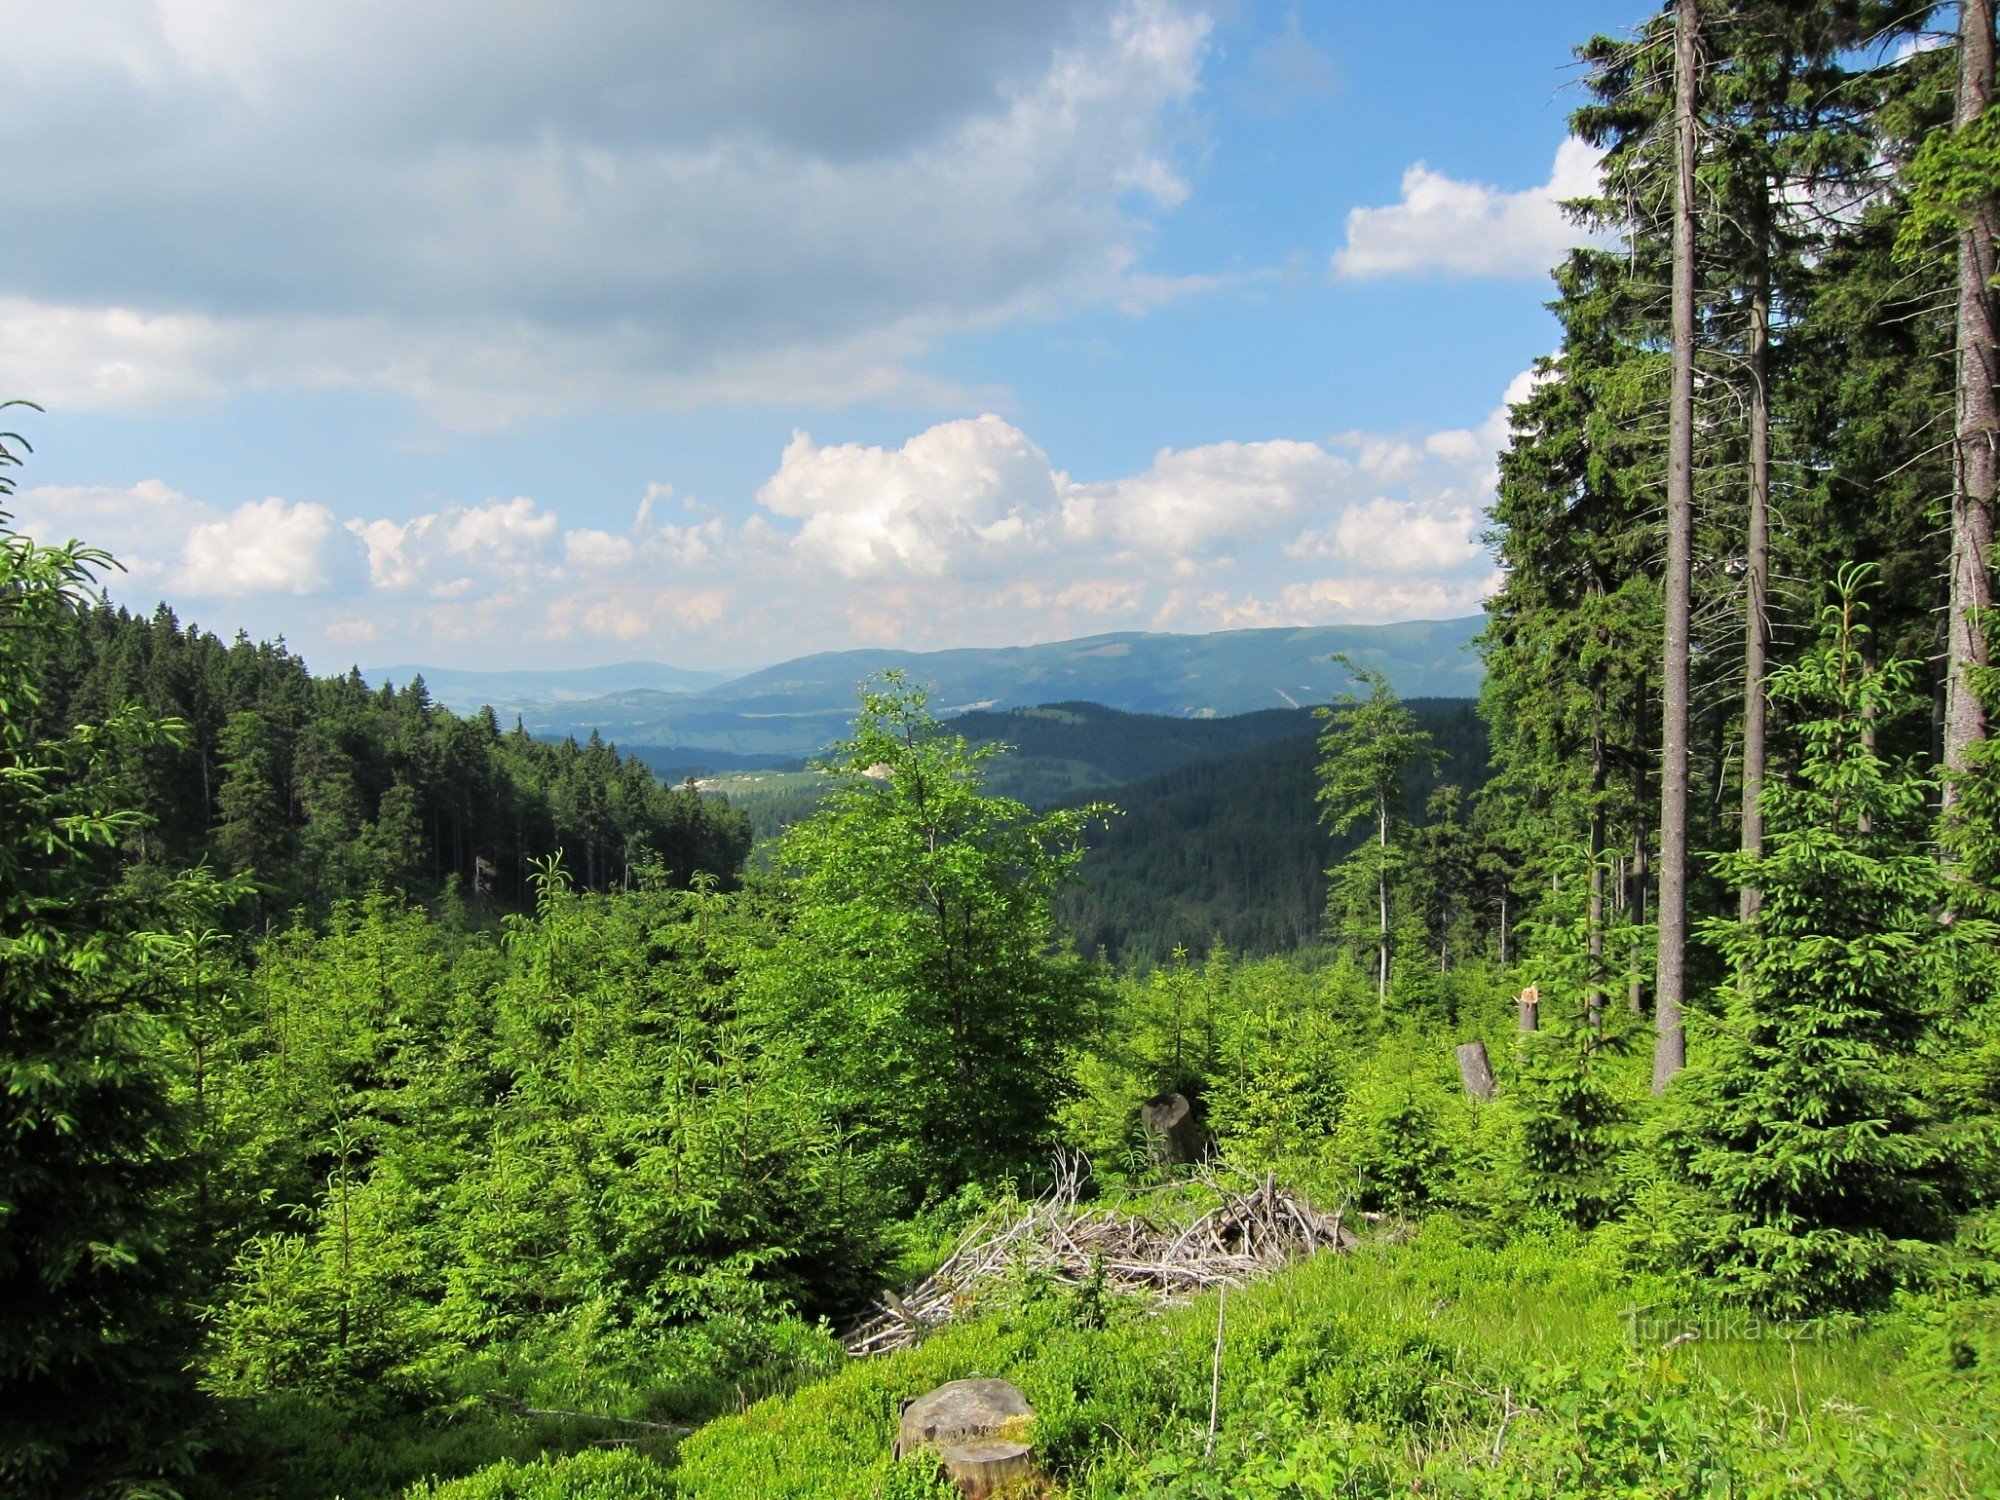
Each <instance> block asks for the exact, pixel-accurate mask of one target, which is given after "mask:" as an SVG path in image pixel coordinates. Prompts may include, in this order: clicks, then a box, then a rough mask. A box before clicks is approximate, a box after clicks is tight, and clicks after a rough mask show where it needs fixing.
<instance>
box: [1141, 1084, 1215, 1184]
mask: <svg viewBox="0 0 2000 1500" xmlns="http://www.w3.org/2000/svg"><path fill="white" fill-rule="evenodd" d="M1139 1124H1140V1127H1141V1128H1142V1129H1144V1130H1145V1132H1146V1142H1147V1144H1148V1145H1149V1146H1150V1147H1151V1148H1152V1154H1153V1163H1154V1165H1155V1166H1161V1167H1179V1166H1186V1165H1187V1164H1188V1163H1189V1162H1195V1161H1199V1160H1201V1127H1200V1126H1199V1125H1197V1124H1196V1123H1195V1118H1194V1106H1193V1105H1192V1104H1190V1103H1188V1101H1187V1098H1186V1096H1185V1095H1182V1094H1157V1095H1155V1096H1154V1097H1153V1098H1151V1099H1148V1100H1147V1101H1146V1102H1145V1103H1144V1104H1142V1105H1140V1106H1139Z"/></svg>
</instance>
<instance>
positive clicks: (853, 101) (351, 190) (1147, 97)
mask: <svg viewBox="0 0 2000 1500" xmlns="http://www.w3.org/2000/svg"><path fill="white" fill-rule="evenodd" d="M0 15H4V17H5V19H6V22H7V27H8V36H9V41H10V46H9V47H8V49H7V50H6V53H5V55H4V56H0V146H4V147H5V148H6V149H7V151H8V152H9V154H10V155H11V156H12V157H13V159H16V160H21V161H32V162H34V163H35V170H34V171H33V172H32V173H27V174H23V175H21V176H20V178H19V180H18V181H17V182H15V183H14V184H13V186H14V189H15V195H14V198H13V200H12V203H11V206H10V212H9V213H8V215H7V216H6V219H5V221H4V223H0V246H4V251H5V254H4V256H0V264H5V265H6V267H7V272H6V281H5V283H4V285H0V292H4V294H5V295H4V296H0V382H4V383H6V384H7V385H8V386H9V387H10V388H29V387H30V386H32V388H33V389H34V390H36V391H37V393H38V394H41V395H43V396H44V397H45V398H46V399H49V400H54V401H59V402H61V403H62V404H63V405H66V406H70V407H76V408H102V409H119V410H125V409H143V408H149V407H161V406H178V405H185V404H187V403H189V402H199V401H205V400H214V399H217V398H218V397H220V396H222V395H225V394H228V393H232V392H236V391H240V390H244V389H260V388H273V387H275V388H307V389H323V388H330V387H342V386H357V387H363V388H369V389H382V390H388V391H393V392H395V393H398V394H400V395H402V396H406V397H408V398H410V399H412V400H415V401H418V402H420V403H422V404H423V405H424V406H425V407H426V408H427V409H429V410H430V411H431V412H432V413H433V414H434V415H436V416H437V417H438V418H439V419H441V420H443V421H446V422H450V423H453V424H456V425H460V426H480V425H491V424H494V423H498V422H503V421H506V420H510V419H511V418H513V417H515V416H518V415H520V414H522V413H523V412H528V411H534V410H539V409H550V408H562V407H565V406H568V405H572V404H575V403H577V402H581V401H588V400H593V399H618V400H623V401H630V402H640V403H653V404H673V403H688V402H695V401H711V400H743V399H754V400H777V401H786V402H796V401H814V402H823V403H829V404H837V403H841V402H846V401H852V400H886V401H905V402H931V401H938V400H943V399H958V398H961V397H962V395H963V393H962V392H959V391H957V390H956V389H955V388H953V387H951V386H950V385H949V384H948V383H946V382H941V381H939V380H937V379H936V378H935V377H930V376H926V375H924V374H922V373H921V372H920V371H918V370H917V369H915V368H914V366H913V361H914V360H916V359H917V358H918V357H919V356H920V355H921V354H922V353H923V352H924V351H925V350H926V349H927V348H929V347H930V345H931V344H932V342H933V341H934V340H935V339H937V338H938V337H939V336H941V335H943V334H946V333H949V332H953V331H957V330H962V329H966V328H975V327H981V326H987V325H989V324H990V323H992V322H993V321H995V320H997V319H1001V318H1004V317H1007V316H1011V315H1014V314H1017V313H1020V312H1023V311H1031V310H1038V309H1056V308H1060V307H1063V306H1068V305H1074V304H1078V303H1093V304H1111V305H1118V306H1127V307H1134V308H1143V307H1145V306H1150V305H1153V304H1155V303H1156V302H1158V301H1159V300H1162V299H1164V298H1168V297H1172V296H1177V295H1184V294H1186V293H1187V292H1188V291H1190V290H1193V289H1197V288H1199V287H1200V286H1202V285H1204V284H1205V283H1204V282H1203V281H1201V280H1200V279H1199V278H1193V279H1187V280H1181V281H1176V280H1173V279H1169V278H1161V277H1158V276H1155V275H1152V274H1149V273H1148V272H1146V271H1145V270H1144V268H1143V267H1142V266H1141V265H1140V264H1139V262H1138V247H1139V246H1140V245H1141V244H1142V243H1143V239H1144V230H1145V226H1146V224H1147V222H1148V219H1149V217H1150V216H1151V215H1153V214H1156V213H1158V212H1160V211H1162V210H1165V209H1168V208H1171V207H1172V206H1173V205H1174V204H1176V203H1178V202H1180V201H1181V200H1182V199H1184V198H1185V196H1186V194H1187V191H1188V189H1187V183H1186V181H1185V179H1184V177H1183V174H1182V171H1181V167H1180V165H1179V162H1178V160H1177V151H1178V149H1179V147H1178V144H1177V143H1178V140H1179V139H1180V135H1181V134H1182V132H1180V130H1179V128H1178V125H1177V118H1178V114H1179V112H1180V111H1181V109H1182V106H1184V105H1185V104H1186V103H1187V102H1188V101H1189V100H1190V99H1191V98H1192V96H1193V95H1194V93H1195V91H1196V88H1197V84H1198V77H1199V73H1200V69H1201V65H1202V61H1203V58H1204V56H1205V53H1206V49H1207V46H1208V36H1209V21H1208V19H1207V17H1206V16H1205V14H1203V12H1202V10H1201V8H1200V7H1199V6H1198V5H1197V4H1196V3H1195V0H1021V3H1019V4H1013V5H1008V6H1000V7H995V6H961V5H938V4H936V3H935V0H852V3H843V4H841V5H838V6H829V5H825V4H823V3H819V0H768V3H760V4H757V5H735V6H732V5H715V4H712V3H709V0H658V3H653V4H631V3H626V0H583V3H578V0H517V3H513V4H509V5H507V6H505V7H503V8H500V9H497V10H496V9H495V8H494V7H492V6H490V5H474V4H472V3H470V0H355V3H352V4H348V5H343V6H338V7H327V6H273V5H270V4H268V3H265V0H74V3H66V4H63V5H47V4H30V3H25V0H15V3H8V0H0Z"/></svg>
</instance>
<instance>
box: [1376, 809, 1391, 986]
mask: <svg viewBox="0 0 2000 1500" xmlns="http://www.w3.org/2000/svg"><path fill="white" fill-rule="evenodd" d="M1376 812H1377V823H1376V828H1377V838H1378V840H1379V843H1378V848H1379V849H1380V852H1381V857H1382V863H1381V864H1380V866H1378V867H1377V870H1376V875H1375V896H1376V901H1377V904H1378V905H1379V907H1380V911H1381V947H1380V950H1379V952H1378V955H1377V956H1378V962H1377V964H1376V973H1375V1000H1376V1003H1377V1004H1378V1005H1379V1006H1380V1007H1381V1008H1382V1009H1383V1010H1385V1011H1386V1010H1387V1009H1388V1008H1389V797H1388V794H1387V793H1384V794H1383V796H1382V797H1381V799H1380V800H1379V801H1378V802H1377V803H1376Z"/></svg>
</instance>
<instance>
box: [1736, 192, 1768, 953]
mask: <svg viewBox="0 0 2000 1500" xmlns="http://www.w3.org/2000/svg"><path fill="white" fill-rule="evenodd" d="M1757 208H1758V210H1759V212H1758V213H1757V215H1756V219H1757V222H1756V223H1755V224H1754V225H1753V226H1752V227H1753V231H1754V232H1755V233H1756V234H1757V236H1758V241H1757V245H1756V247H1755V250H1754V253H1755V255H1756V257H1757V264H1756V268H1755V270H1754V271H1753V272H1752V273H1751V275H1752V283H1751V288H1750V349H1749V355H1750V525H1749V532H1750V535H1749V570H1748V574H1747V576H1746V577H1745V579H1744V591H1745V598H1744V623H1743V840H1742V843H1743V852H1744V853H1745V854H1749V855H1759V854H1762V853H1763V852H1764V808H1763V799H1764V772H1765V765H1766V761H1767V750H1766V744H1765V721H1766V718H1767V710H1768V704H1769V699H1768V698H1767V696H1766V694H1765V690H1764V679H1765V677H1766V676H1767V675H1768V672H1769V663H1770V658H1771V614H1770V595H1771V381H1770V370H1771V262H1770V257H1769V255H1768V254H1767V247H1766V243H1765V239H1764V236H1765V235H1766V234H1767V233H1768V232H1769V231H1768V227H1767V221H1768V218H1769V212H1768V208H1769V205H1768V202H1767V200H1766V198H1765V189H1764V188H1763V187H1762V185H1761V184H1760V185H1759V193H1758V203H1757ZM1763 901H1764V896H1763V892H1762V891H1759V890H1758V889H1756V888H1755V887H1754V886H1747V885H1746V886H1745V887H1743V889H1742V891H1741V892H1739V893H1738V897H1737V902H1738V914H1739V915H1740V916H1741V917H1742V919H1743V920H1744V921H1746V922H1747V921H1749V920H1750V919H1751V918H1753V917H1755V916H1756V915H1757V910H1758V908H1759V907H1760V906H1762V905H1763Z"/></svg>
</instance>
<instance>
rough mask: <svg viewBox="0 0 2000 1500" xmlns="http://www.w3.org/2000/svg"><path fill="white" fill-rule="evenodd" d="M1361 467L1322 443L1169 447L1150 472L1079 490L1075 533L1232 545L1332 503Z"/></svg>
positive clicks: (1125, 540)
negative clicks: (1326, 447) (1357, 468)
mask: <svg viewBox="0 0 2000 1500" xmlns="http://www.w3.org/2000/svg"><path fill="white" fill-rule="evenodd" d="M1354 471H1355V465H1354V463H1353V462H1352V461H1351V460H1349V459H1347V458H1344V457H1342V456H1340V455H1338V454H1334V453H1329V452H1327V451H1326V450H1325V449H1324V448H1322V447H1320V446H1319V444H1317V443H1302V442H1295V441H1289V440H1279V441H1274V442H1263V443H1215V444H1211V445H1209V446H1207V447H1202V448H1190V449H1187V450H1185V451H1182V452H1175V451H1173V450H1172V449H1168V450H1165V451H1163V452H1161V453H1160V454H1159V456H1158V457H1156V458H1155V459H1154V460H1153V466H1152V467H1151V468H1150V469H1148V470H1146V472H1144V473H1143V474H1135V475H1133V476H1132V477H1131V478H1129V479H1115V480H1111V481H1108V482H1106V483H1102V484H1089V485H1079V486H1076V487H1074V488H1073V489H1072V490H1071V492H1070V494H1069V496H1068V498H1067V506H1066V511H1067V519H1068V523H1069V530H1070V531H1071V532H1072V533H1073V534H1075V535H1077V536H1081V537H1085V538H1094V537H1110V538H1112V539H1114V540H1115V541H1116V542H1118V543H1119V544H1121V545H1122V546H1124V547H1128V548H1130V549H1132V550H1134V551H1137V552H1145V553H1151V554H1155V555H1159V554H1165V555H1169V556H1183V555H1187V554H1190V553H1206V552H1211V551H1213V550H1215V549H1226V548H1229V547H1231V546H1233V545H1236V544H1240V543H1243V542H1247V541H1253V540H1256V539H1258V538H1260V537H1262V536H1264V535H1266V534H1267V533H1269V532H1270V531H1272V530H1273V529H1274V528H1277V527H1280V526H1282V525H1284V524H1285V523H1286V522H1289V521H1294V520H1296V519H1298V518H1300V517H1302V516H1304V515H1306V514H1307V513H1308V512H1309V511H1310V510H1311V509H1312V508H1314V507H1315V506H1319V505H1324V504H1327V503H1329V502H1331V501H1332V500H1333V499H1335V497H1336V495H1337V493H1338V488H1339V486H1340V485H1341V483H1342V482H1343V481H1344V480H1346V479H1347V478H1348V477H1349V476H1350V475H1352V474H1353V473H1354Z"/></svg>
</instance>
